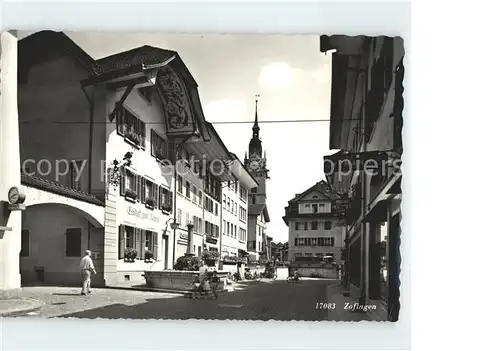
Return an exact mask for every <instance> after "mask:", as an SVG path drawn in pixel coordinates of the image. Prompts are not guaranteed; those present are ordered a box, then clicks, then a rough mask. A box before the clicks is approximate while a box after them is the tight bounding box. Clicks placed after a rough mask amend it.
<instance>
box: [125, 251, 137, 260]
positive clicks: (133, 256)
mask: <svg viewBox="0 0 500 351" xmlns="http://www.w3.org/2000/svg"><path fill="white" fill-rule="evenodd" d="M136 258H137V250H136V249H133V248H130V247H127V248H126V249H125V254H124V261H125V262H134V261H135V259H136Z"/></svg>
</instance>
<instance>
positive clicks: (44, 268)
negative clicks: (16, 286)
mask: <svg viewBox="0 0 500 351" xmlns="http://www.w3.org/2000/svg"><path fill="white" fill-rule="evenodd" d="M82 208H84V206H82ZM82 208H78V207H74V206H72V205H68V204H60V203H41V204H34V205H31V206H28V207H27V208H26V210H25V211H24V212H23V215H22V234H21V252H20V273H21V284H22V285H24V286H26V285H61V286H77V285H79V284H80V269H79V266H80V259H81V257H82V256H83V254H84V252H85V250H87V249H90V250H91V251H92V252H93V254H94V257H93V261H94V265H95V266H96V270H97V272H98V274H97V275H96V276H94V277H93V284H94V285H101V284H103V274H102V271H103V269H102V267H103V257H102V256H103V255H102V250H103V247H104V227H103V223H101V220H100V219H98V218H96V217H94V216H93V215H91V214H89V213H88V212H86V211H84V210H83V209H82ZM102 211H104V208H102Z"/></svg>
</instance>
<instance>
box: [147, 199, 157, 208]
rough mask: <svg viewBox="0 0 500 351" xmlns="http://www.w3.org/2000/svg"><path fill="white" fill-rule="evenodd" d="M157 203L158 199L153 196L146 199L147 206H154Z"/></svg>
mask: <svg viewBox="0 0 500 351" xmlns="http://www.w3.org/2000/svg"><path fill="white" fill-rule="evenodd" d="M155 204H156V201H155V199H154V198H153V197H148V198H147V199H146V206H147V207H150V208H154V207H155Z"/></svg>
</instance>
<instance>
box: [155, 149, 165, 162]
mask: <svg viewBox="0 0 500 351" xmlns="http://www.w3.org/2000/svg"><path fill="white" fill-rule="evenodd" d="M155 156H156V158H157V159H159V160H162V161H163V160H166V159H167V155H166V153H165V151H163V150H162V149H156V150H155Z"/></svg>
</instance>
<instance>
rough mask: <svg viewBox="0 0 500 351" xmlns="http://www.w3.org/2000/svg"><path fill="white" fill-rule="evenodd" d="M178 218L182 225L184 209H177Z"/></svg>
mask: <svg viewBox="0 0 500 351" xmlns="http://www.w3.org/2000/svg"><path fill="white" fill-rule="evenodd" d="M177 220H178V221H179V225H182V209H180V208H178V209H177Z"/></svg>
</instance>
